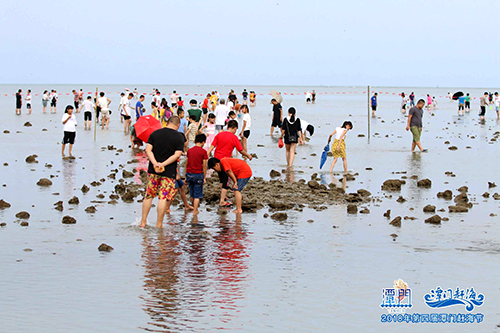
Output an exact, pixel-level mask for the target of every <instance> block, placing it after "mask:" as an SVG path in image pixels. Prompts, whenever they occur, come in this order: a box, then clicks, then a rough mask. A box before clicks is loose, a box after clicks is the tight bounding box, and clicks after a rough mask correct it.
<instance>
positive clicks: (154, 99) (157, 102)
mask: <svg viewBox="0 0 500 333" xmlns="http://www.w3.org/2000/svg"><path fill="white" fill-rule="evenodd" d="M153 102H155V103H156V106H160V103H161V97H160V95H155V96H153Z"/></svg>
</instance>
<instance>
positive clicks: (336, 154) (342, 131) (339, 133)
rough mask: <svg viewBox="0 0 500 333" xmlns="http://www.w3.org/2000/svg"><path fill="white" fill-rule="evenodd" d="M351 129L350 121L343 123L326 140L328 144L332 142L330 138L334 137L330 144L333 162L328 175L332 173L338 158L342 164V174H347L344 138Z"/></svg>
mask: <svg viewBox="0 0 500 333" xmlns="http://www.w3.org/2000/svg"><path fill="white" fill-rule="evenodd" d="M351 129H352V123H351V122H350V121H344V123H343V124H342V127H337V128H336V129H335V131H333V133H332V134H330V137H329V138H328V143H330V141H331V140H332V137H333V136H334V135H335V140H333V144H332V153H333V162H332V165H331V166H330V173H332V172H333V168H334V167H335V163H337V160H338V159H339V158H341V159H342V161H343V162H344V172H345V173H347V156H346V151H345V136H346V134H347V131H348V130H351Z"/></svg>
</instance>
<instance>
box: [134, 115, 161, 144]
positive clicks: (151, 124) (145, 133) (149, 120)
mask: <svg viewBox="0 0 500 333" xmlns="http://www.w3.org/2000/svg"><path fill="white" fill-rule="evenodd" d="M134 128H135V136H137V137H138V138H139V139H141V140H142V141H144V142H148V139H149V136H150V135H151V133H153V132H154V131H156V130H158V129H161V128H162V126H161V123H160V121H159V120H157V119H156V118H154V117H153V116H142V117H140V118H139V119H138V120H137V122H136V123H135V125H134Z"/></svg>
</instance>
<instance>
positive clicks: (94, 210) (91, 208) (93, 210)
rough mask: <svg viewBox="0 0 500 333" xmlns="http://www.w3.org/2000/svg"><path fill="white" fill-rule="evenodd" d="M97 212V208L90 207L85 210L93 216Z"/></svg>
mask: <svg viewBox="0 0 500 333" xmlns="http://www.w3.org/2000/svg"><path fill="white" fill-rule="evenodd" d="M96 211H97V209H96V208H95V206H89V207H87V208H85V212H87V213H90V214H93V213H95V212H96Z"/></svg>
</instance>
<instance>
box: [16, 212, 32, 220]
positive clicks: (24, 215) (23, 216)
mask: <svg viewBox="0 0 500 333" xmlns="http://www.w3.org/2000/svg"><path fill="white" fill-rule="evenodd" d="M16 217H17V218H18V219H24V220H27V219H29V218H30V213H28V212H25V211H21V212H19V213H17V214H16Z"/></svg>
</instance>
